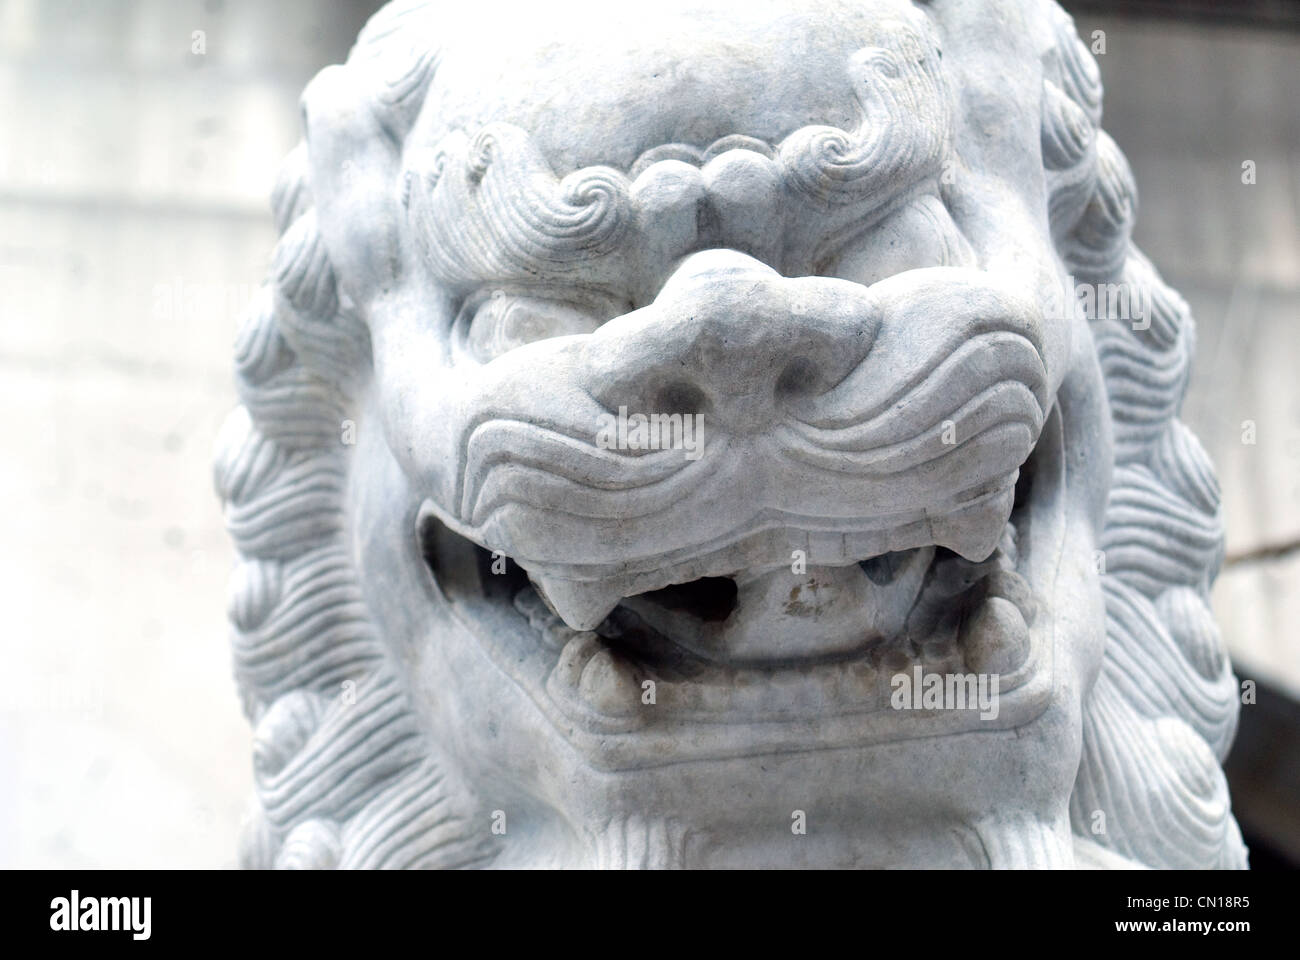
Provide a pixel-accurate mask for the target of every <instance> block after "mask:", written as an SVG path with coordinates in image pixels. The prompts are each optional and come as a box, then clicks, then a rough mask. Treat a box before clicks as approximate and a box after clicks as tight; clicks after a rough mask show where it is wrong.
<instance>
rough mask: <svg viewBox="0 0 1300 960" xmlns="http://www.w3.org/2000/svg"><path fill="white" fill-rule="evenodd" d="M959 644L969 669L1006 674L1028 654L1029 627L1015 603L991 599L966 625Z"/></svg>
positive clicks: (1023, 660)
mask: <svg viewBox="0 0 1300 960" xmlns="http://www.w3.org/2000/svg"><path fill="white" fill-rule="evenodd" d="M959 642H960V644H961V648H962V654H963V657H964V659H965V661H966V666H967V668H968V669H970V670H972V671H974V672H975V673H990V674H1007V673H1010V672H1011V671H1013V670H1015V669H1016V668H1017V667H1019V666H1020V665H1021V664H1022V663H1024V662H1025V657H1026V656H1027V655H1028V654H1029V627H1028V626H1027V625H1026V624H1025V618H1024V615H1023V614H1022V613H1021V612H1020V608H1019V607H1017V606H1016V605H1015V604H1014V603H1012V602H1011V601H1010V600H1007V599H1005V598H1004V597H989V598H988V599H987V600H985V601H984V602H983V603H982V604H980V606H979V608H978V609H977V610H976V611H975V614H974V616H972V617H971V618H970V619H969V620H968V621H967V622H966V623H965V624H964V625H963V627H962V631H961V640H960V641H959Z"/></svg>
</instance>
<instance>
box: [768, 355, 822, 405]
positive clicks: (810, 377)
mask: <svg viewBox="0 0 1300 960" xmlns="http://www.w3.org/2000/svg"><path fill="white" fill-rule="evenodd" d="M820 379H821V372H820V371H819V370H818V368H817V364H815V363H813V362H812V360H810V359H809V358H808V357H795V358H794V359H793V360H791V361H790V362H789V363H787V364H786V365H785V369H784V370H782V371H781V376H780V377H778V378H777V381H776V395H777V396H778V397H800V396H805V395H807V394H810V393H814V392H816V390H817V383H818V381H819V380H820Z"/></svg>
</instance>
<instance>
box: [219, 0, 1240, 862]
mask: <svg viewBox="0 0 1300 960" xmlns="http://www.w3.org/2000/svg"><path fill="white" fill-rule="evenodd" d="M453 8H454V5H447V6H443V5H439V4H425V3H396V4H392V5H390V6H389V7H386V8H385V9H384V10H382V11H381V12H380V13H378V14H376V15H375V17H374V18H373V19H372V20H371V22H370V23H369V24H368V25H367V26H366V28H365V30H364V31H363V33H362V34H361V36H360V38H359V40H358V42H357V44H356V46H355V48H354V49H353V51H352V52H351V54H350V56H349V57H348V60H347V63H346V64H345V65H343V66H335V67H330V68H328V69H326V70H325V71H323V72H322V73H320V74H319V75H318V76H317V77H316V79H315V80H313V81H312V83H311V84H310V86H309V87H308V89H307V91H306V93H305V94H304V96H303V101H302V112H303V124H304V129H305V139H304V143H303V144H302V145H301V146H300V147H299V148H298V149H297V150H295V151H294V152H293V153H292V154H291V155H290V157H289V158H288V160H287V161H286V165H285V167H284V170H283V173H282V175H281V177H280V180H279V183H278V186H277V188H276V190H275V194H274V197H273V208H274V213H275V218H276V221H277V223H278V225H279V229H280V231H281V234H282V236H281V239H280V242H279V245H278V247H277V248H276V251H275V255H274V260H273V267H272V270H271V278H270V281H269V282H268V284H267V285H266V287H265V289H264V291H263V293H262V296H261V297H260V299H259V300H258V301H257V302H256V304H255V306H254V309H253V310H252V311H251V314H250V316H249V317H248V319H247V322H246V324H245V326H244V328H243V330H242V332H241V334H240V336H239V338H238V341H237V345H236V350H235V360H236V367H237V383H238V390H239V395H240V397H241V400H242V406H241V407H239V408H238V409H237V410H236V411H235V412H234V413H233V414H232V415H231V417H230V419H229V421H228V423H227V424H226V426H225V428H224V429H223V431H222V433H221V436H220V438H219V441H218V452H217V456H216V465H215V473H216V485H217V488H218V491H219V493H220V496H221V498H222V499H223V501H224V503H225V516H226V522H227V525H228V527H229V531H230V534H231V536H232V537H233V538H234V542H235V545H236V547H237V549H238V552H239V555H240V558H241V560H240V563H239V565H238V568H237V569H236V571H235V573H234V577H233V584H232V588H231V596H230V605H229V614H230V620H231V622H232V624H233V646H234V665H235V672H236V676H237V679H238V682H239V686H240V689H241V690H242V696H243V701H244V709H245V711H246V713H247V715H248V717H249V719H250V722H251V723H252V724H253V725H254V728H255V734H254V768H255V779H256V785H257V796H256V801H255V803H254V807H253V810H252V812H251V814H250V817H249V820H248V822H247V825H246V828H245V833H244V838H243V841H242V852H241V860H242V862H243V863H244V864H245V865H246V866H250V867H269V866H278V867H453V866H455V867H459V866H503V867H504V866H547V867H551V866H555V867H559V866H580V867H582V866H586V867H593V866H594V867H681V866H685V867H706V866H760V865H768V864H776V865H784V866H869V867H876V866H936V865H940V866H947V865H951V866H992V867H1069V866H1075V865H1078V866H1090V867H1099V866H1117V867H1118V866H1149V867H1241V866H1244V865H1245V862H1246V852H1245V848H1244V846H1243V844H1242V842H1241V838H1240V834H1239V832H1238V829H1237V827H1236V824H1235V822H1234V820H1233V817H1232V814H1231V809H1230V803H1229V797H1228V790H1227V785H1226V782H1225V779H1224V776H1223V773H1222V771H1221V768H1220V762H1221V761H1222V759H1223V757H1224V756H1225V754H1226V752H1227V750H1228V747H1229V744H1230V741H1231V739H1232V736H1233V732H1234V727H1235V723H1236V717H1237V709H1238V690H1237V682H1236V680H1235V678H1234V677H1233V675H1232V672H1231V669H1230V666H1229V663H1228V662H1227V658H1226V657H1225V654H1224V651H1223V647H1222V644H1221V642H1220V638H1219V635H1218V632H1217V630H1216V628H1215V624H1214V621H1213V619H1212V617H1211V613H1210V610H1209V608H1208V604H1207V598H1208V591H1209V587H1210V584H1211V581H1212V579H1213V578H1214V576H1215V574H1216V572H1217V568H1218V565H1219V562H1220V559H1221V555H1222V536H1221V530H1220V515H1219V492H1218V488H1217V486H1216V481H1215V477H1214V474H1213V471H1212V468H1211V465H1210V463H1209V462H1208V460H1207V457H1206V455H1205V453H1204V451H1203V450H1202V448H1201V446H1200V445H1199V444H1198V443H1197V441H1196V439H1195V438H1194V437H1193V436H1192V435H1191V434H1190V433H1189V432H1188V430H1187V429H1186V428H1185V427H1184V426H1183V424H1182V423H1181V422H1180V421H1179V420H1178V419H1177V418H1176V414H1177V411H1178V407H1179V403H1180V399H1181V396H1182V394H1183V391H1184V388H1185V385H1186V382H1187V377H1188V369H1189V363H1190V360H1191V357H1192V353H1193V336H1194V334H1193V324H1192V320H1191V317H1190V316H1189V315H1188V310H1187V306H1186V304H1185V303H1184V302H1183V300H1182V299H1181V298H1179V296H1178V295H1177V294H1176V293H1175V292H1174V291H1173V290H1171V289H1170V288H1168V287H1167V286H1165V285H1164V284H1163V283H1162V282H1161V280H1160V278H1159V276H1158V275H1157V273H1156V271H1155V269H1154V268H1153V267H1152V265H1151V264H1150V263H1149V262H1148V261H1147V260H1146V258H1144V257H1143V256H1142V254H1141V253H1140V252H1139V251H1138V250H1137V249H1136V248H1135V247H1134V245H1133V243H1132V241H1131V239H1130V231H1131V229H1132V226H1133V221H1134V216H1135V210H1136V193H1135V188H1134V182H1133V177H1132V175H1131V173H1130V171H1129V168H1128V166H1127V165H1126V163H1125V160H1124V158H1123V156H1122V155H1121V154H1120V151H1119V150H1118V149H1117V147H1116V146H1115V144H1114V143H1113V142H1112V141H1111V140H1110V139H1109V138H1108V137H1107V136H1106V134H1105V133H1103V132H1102V131H1101V129H1100V126H1099V124H1100V118H1101V88H1100V85H1099V80H1098V71H1097V68H1096V64H1095V63H1094V62H1093V60H1092V59H1091V57H1090V55H1089V53H1088V51H1087V49H1086V48H1085V47H1084V45H1083V44H1082V43H1081V42H1080V41H1079V39H1078V38H1077V36H1076V33H1075V30H1074V26H1073V24H1072V22H1071V21H1070V19H1069V18H1068V17H1067V16H1066V15H1065V14H1064V13H1063V12H1062V11H1061V10H1060V9H1059V8H1058V7H1057V6H1055V5H1054V4H1053V3H1051V2H1048V0H1019V2H1004V3H997V4H989V3H980V2H958V0H949V2H938V0H936V2H934V3H929V4H926V3H908V2H903V0H817V2H808V0H800V2H797V3H796V2H793V0H758V2H755V0H745V2H729V0H683V2H680V3H678V2H670V3H667V4H656V5H654V7H653V9H650V8H641V7H637V8H635V9H634V10H632V11H631V12H616V11H615V9H614V8H612V7H610V6H608V5H606V6H604V7H601V6H584V5H581V4H569V5H558V6H557V5H550V4H546V5H534V6H533V8H532V9H528V10H522V9H511V10H508V11H505V10H503V11H496V10H494V9H493V7H492V4H491V2H489V3H488V4H487V5H486V6H485V5H484V4H473V5H470V7H468V8H465V10H463V11H460V12H457V11H456V9H453ZM1062 291H1064V292H1065V295H1064V296H1062V295H1061V292H1062ZM1080 291H1090V292H1092V293H1095V294H1096V296H1095V297H1089V296H1080V295H1079V292H1080ZM1116 292H1118V293H1119V294H1121V296H1119V297H1116V296H1113V294H1115V293H1116ZM1125 296H1127V297H1128V298H1129V300H1128V301H1127V306H1126V300H1125ZM1135 305H1141V309H1138V308H1137V306H1135ZM647 425H649V426H653V427H655V428H660V427H662V428H663V429H665V430H667V431H668V432H669V434H671V435H670V436H669V437H668V438H667V441H666V442H664V443H658V442H656V440H657V439H659V438H658V437H657V436H652V435H651V433H650V431H649V430H647ZM683 425H685V427H686V428H687V430H686V431H683ZM692 426H695V427H697V430H696V433H695V435H694V437H693V442H690V441H691V440H692V438H691V437H690V436H689V435H688V431H689V429H690V428H691V427H692ZM598 434H599V435H600V438H601V441H602V442H597V441H598ZM683 440H685V441H688V442H680V441H683ZM931 675H933V676H937V677H939V678H940V683H939V687H938V694H937V695H936V697H935V698H934V699H933V700H931V699H930V698H929V696H928V694H929V692H931V691H932V688H931V687H930V685H929V684H928V681H926V679H925V678H927V677H929V676H931ZM913 676H914V677H915V679H916V682H917V684H918V687H917V689H916V690H913V691H912V692H911V693H908V692H907V691H906V690H904V689H903V688H904V687H906V685H907V684H908V683H910V680H911V678H912V677H913ZM954 676H955V677H958V678H959V680H961V678H964V677H966V676H970V677H976V678H979V682H980V683H983V682H984V681H985V680H988V679H990V678H991V679H992V681H993V683H994V686H993V688H992V693H993V699H990V700H988V701H986V700H984V699H983V698H982V697H981V702H980V704H979V707H980V708H979V709H973V706H974V704H973V701H972V703H967V704H965V705H964V707H963V705H962V704H960V703H958V704H954V703H952V702H949V700H948V699H945V697H951V695H952V694H953V693H954V690H956V691H957V692H958V693H960V692H961V691H962V690H972V691H973V690H974V687H962V686H961V684H960V683H959V684H958V685H956V686H954V685H952V684H949V685H948V686H947V687H944V686H943V683H942V678H944V677H949V678H951V677H954ZM962 682H963V683H964V680H962ZM900 684H901V686H900ZM922 684H924V685H926V695H925V696H919V694H920V692H921V691H920V686H921V685H922ZM980 689H981V690H983V689H984V688H983V687H981V688H980ZM900 691H902V695H901V696H900ZM972 696H974V694H973V693H972Z"/></svg>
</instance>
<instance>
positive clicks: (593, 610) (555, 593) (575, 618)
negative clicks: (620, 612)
mask: <svg viewBox="0 0 1300 960" xmlns="http://www.w3.org/2000/svg"><path fill="white" fill-rule="evenodd" d="M529 577H530V579H531V580H532V581H533V585H534V586H535V587H536V588H537V592H538V593H539V594H541V596H542V599H543V600H545V601H546V605H547V606H548V607H550V608H551V610H552V611H553V612H554V613H555V615H556V616H558V617H559V618H560V619H561V620H563V621H564V622H565V623H567V624H568V625H569V626H570V627H572V628H573V629H574V630H595V629H596V628H597V627H598V626H600V624H601V623H602V621H604V619H605V618H606V617H608V616H609V615H610V612H611V611H613V609H614V608H615V607H616V606H618V602H619V601H620V600H622V599H623V595H622V594H621V593H620V592H619V591H618V590H616V589H614V588H612V587H610V586H608V585H606V584H603V583H599V582H597V583H584V582H581V581H578V580H561V579H559V578H558V577H547V576H533V575H531V574H530V575H529Z"/></svg>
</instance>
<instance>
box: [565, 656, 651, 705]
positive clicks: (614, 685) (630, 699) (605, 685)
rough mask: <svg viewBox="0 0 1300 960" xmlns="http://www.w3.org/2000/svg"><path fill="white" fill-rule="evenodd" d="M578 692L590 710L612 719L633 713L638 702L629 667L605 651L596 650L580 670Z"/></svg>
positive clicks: (621, 659)
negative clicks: (610, 716)
mask: <svg viewBox="0 0 1300 960" xmlns="http://www.w3.org/2000/svg"><path fill="white" fill-rule="evenodd" d="M578 692H579V693H580V694H581V696H582V699H583V700H585V701H586V702H587V704H588V705H589V706H591V707H592V708H593V709H595V710H598V711H599V712H601V713H604V714H610V715H615V716H617V715H620V714H630V713H634V712H635V711H636V709H637V707H638V705H639V704H640V702H641V701H640V692H641V691H640V687H639V686H638V685H637V682H636V677H635V676H634V675H633V673H632V668H631V666H630V665H629V664H628V662H627V661H626V660H624V659H623V658H622V657H616V656H614V654H612V653H611V652H610V651H609V650H606V649H601V650H599V651H598V652H597V653H596V654H595V656H593V657H592V658H591V659H590V660H588V661H587V665H586V666H585V667H583V668H582V677H581V678H580V679H579V681H578Z"/></svg>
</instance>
